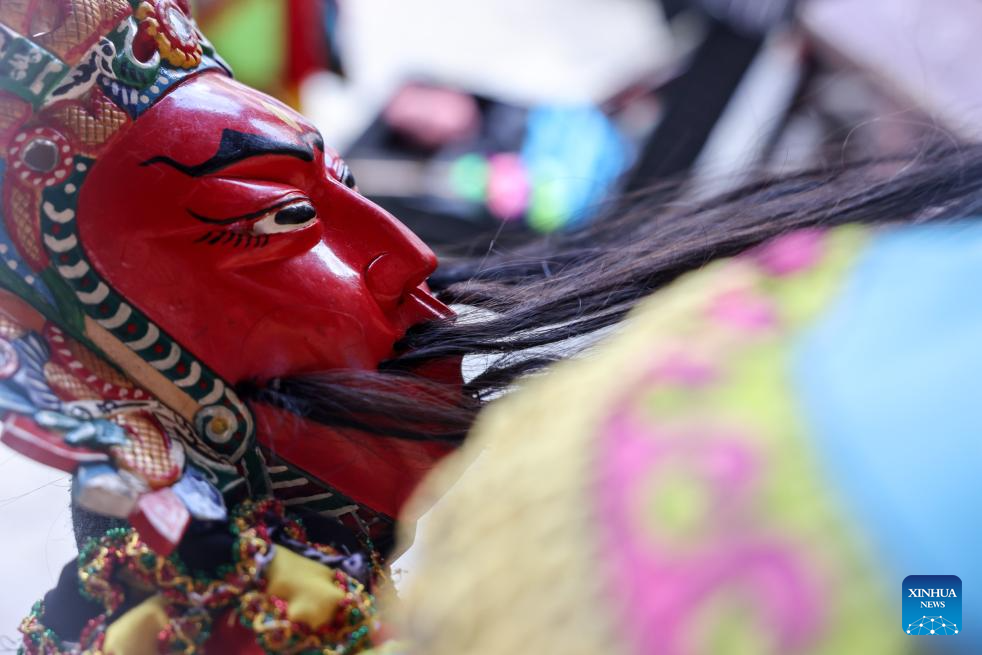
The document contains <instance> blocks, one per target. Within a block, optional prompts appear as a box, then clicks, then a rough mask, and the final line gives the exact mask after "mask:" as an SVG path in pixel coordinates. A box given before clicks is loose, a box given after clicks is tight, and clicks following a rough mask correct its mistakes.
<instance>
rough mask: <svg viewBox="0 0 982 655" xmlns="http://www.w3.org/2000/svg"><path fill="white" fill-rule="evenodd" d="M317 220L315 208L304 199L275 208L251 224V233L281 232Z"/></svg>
mask: <svg viewBox="0 0 982 655" xmlns="http://www.w3.org/2000/svg"><path fill="white" fill-rule="evenodd" d="M316 220H317V210H316V209H314V206H313V205H311V204H310V203H309V202H307V201H306V200H300V201H297V202H295V203H292V204H289V205H287V206H285V207H280V208H279V209H275V210H273V211H271V212H269V213H268V214H266V215H265V216H263V217H262V218H260V219H259V220H258V221H256V222H255V223H253V224H252V233H253V234H281V233H283V232H295V231H297V230H302V229H303V228H305V227H307V226H308V225H310V224H311V223H313V222H314V221H316Z"/></svg>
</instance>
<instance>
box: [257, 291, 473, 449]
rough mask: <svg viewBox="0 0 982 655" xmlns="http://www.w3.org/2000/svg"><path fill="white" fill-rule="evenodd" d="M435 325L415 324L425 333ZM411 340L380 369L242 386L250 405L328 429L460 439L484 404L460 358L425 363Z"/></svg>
mask: <svg viewBox="0 0 982 655" xmlns="http://www.w3.org/2000/svg"><path fill="white" fill-rule="evenodd" d="M407 297H408V298H409V301H411V302H418V303H420V304H425V305H426V306H427V307H431V308H432V309H434V310H439V306H443V307H445V305H442V303H440V302H439V301H438V300H436V299H435V298H433V297H432V296H430V295H429V294H428V293H427V292H426V291H425V290H422V289H420V290H419V293H416V292H413V293H411V294H409V295H408V296H407ZM429 300H432V301H433V302H434V303H437V304H438V306H434V305H432V304H431V303H429V302H428V301H429ZM434 313H437V314H438V315H439V317H440V318H439V321H445V320H447V319H448V315H447V313H446V312H434ZM450 315H452V313H451V314H450ZM430 322H431V321H424V322H422V323H419V324H417V325H415V326H413V328H412V329H413V330H425V329H426V325H427V324H428V323H430ZM407 342H411V339H409V338H404V339H402V340H401V341H400V343H399V344H397V345H396V352H397V353H398V354H397V355H396V356H395V357H394V358H392V359H390V360H388V361H386V362H383V363H382V365H381V366H380V367H379V369H378V370H375V371H365V370H355V369H333V370H327V371H322V372H317V373H303V374H298V375H287V376H281V377H278V378H273V379H271V380H269V381H268V382H264V383H247V384H242V385H239V388H238V391H239V393H240V394H241V395H242V397H243V398H245V399H246V400H248V401H249V402H252V403H264V404H267V405H272V406H275V407H279V408H281V409H284V410H286V411H288V412H290V413H292V414H295V415H297V416H300V417H303V418H304V419H306V420H310V421H314V422H316V423H320V424H322V425H326V426H328V427H333V428H343V429H353V430H356V431H358V432H363V433H367V434H372V435H377V436H385V437H393V438H398V439H410V440H416V441H436V442H444V443H459V442H460V441H461V440H462V439H463V438H464V436H465V435H466V433H467V431H468V429H469V428H470V425H471V423H472V422H473V420H474V417H475V415H476V413H477V410H478V408H479V403H478V402H477V401H476V400H474V399H473V398H470V397H468V396H466V395H465V393H464V390H463V378H462V374H461V358H460V357H445V358H441V359H438V360H431V361H419V360H417V359H416V358H415V354H414V352H413V351H412V350H411V349H407V348H406V346H405V344H406V343H407ZM400 346H401V348H400Z"/></svg>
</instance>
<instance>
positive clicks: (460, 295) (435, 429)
mask: <svg viewBox="0 0 982 655" xmlns="http://www.w3.org/2000/svg"><path fill="white" fill-rule="evenodd" d="M669 184H670V183H669ZM663 191H664V189H653V190H651V191H649V192H646V193H643V194H637V195H634V196H632V197H628V198H622V199H620V200H619V201H618V202H617V203H615V204H613V205H612V206H611V207H610V208H609V209H608V210H607V211H606V215H605V216H604V217H603V218H601V219H599V220H597V221H595V222H593V223H592V224H590V225H589V226H587V227H585V228H582V229H580V230H578V231H575V232H569V233H564V234H558V235H552V236H549V237H544V238H542V239H539V240H537V241H533V242H531V243H528V244H525V245H523V246H520V247H516V248H511V249H507V250H504V249H499V248H495V247H493V246H492V248H491V249H489V250H488V251H486V252H483V253H477V254H474V255H471V256H464V257H456V258H451V259H448V260H447V261H445V262H443V263H442V265H441V267H440V269H439V270H438V271H437V273H436V274H435V275H434V276H433V278H432V279H431V286H432V287H433V288H434V290H436V291H437V293H438V295H439V297H440V299H441V300H443V301H444V302H447V303H452V304H455V305H462V306H466V307H468V308H470V309H471V310H472V311H468V312H466V313H465V314H464V316H463V317H461V318H460V319H458V320H445V321H438V322H433V323H428V324H425V325H421V326H419V327H417V328H414V329H413V330H411V331H410V332H409V334H407V335H406V337H405V338H404V339H403V340H402V342H401V343H400V344H399V349H400V352H401V354H400V356H398V357H396V358H395V359H393V360H391V361H388V362H385V363H383V365H382V366H381V367H380V370H379V371H377V372H358V371H331V372H325V373H321V374H316V375H306V376H303V377H297V378H289V379H280V380H274V381H273V382H272V383H270V384H269V385H265V386H262V387H255V386H253V387H251V388H249V389H246V393H247V395H249V396H250V397H251V398H252V399H254V400H258V401H261V402H268V403H273V404H276V405H279V406H284V407H288V408H290V409H291V410H293V411H296V412H299V413H301V414H305V415H307V416H309V417H310V418H311V419H314V420H317V421H319V422H322V423H325V424H329V425H333V426H337V427H341V428H354V429H357V430H359V431H361V432H365V433H370V434H375V435H382V436H388V437H395V438H404V439H423V440H439V441H447V442H452V443H456V442H459V441H460V440H462V439H463V438H464V436H465V435H466V433H467V430H468V429H469V427H470V425H471V423H472V422H473V420H474V418H475V416H476V414H477V412H478V411H479V410H480V409H481V407H482V406H483V405H484V404H485V403H486V402H488V400H489V399H492V398H494V397H495V396H497V395H499V394H500V393H502V392H504V391H506V390H507V389H508V388H509V387H510V386H511V385H512V384H513V383H514V382H515V381H516V380H517V379H518V378H519V377H521V376H524V375H529V374H533V373H535V372H537V371H540V370H542V368H543V367H544V366H546V365H547V364H549V363H550V362H553V361H555V360H557V359H561V358H563V357H568V356H570V355H572V354H575V353H576V352H578V351H580V350H581V349H582V348H583V347H585V345H586V344H588V343H589V342H590V339H589V337H590V335H595V334H597V333H598V332H599V331H602V330H603V329H605V328H609V327H611V326H614V325H616V324H617V323H618V322H619V321H620V320H621V319H623V318H624V316H625V315H626V314H627V313H628V312H629V311H630V310H631V308H632V307H634V305H635V304H636V303H637V302H638V301H639V300H640V299H642V298H644V297H645V296H647V295H649V294H651V293H652V292H654V291H656V290H657V289H659V288H661V287H663V286H665V285H666V284H669V283H670V282H672V281H673V280H674V279H676V278H677V277H679V276H680V275H682V274H684V273H686V272H688V271H692V270H695V269H698V268H700V267H702V266H704V265H706V264H707V263H709V262H711V261H713V260H714V259H717V258H721V257H728V256H732V255H735V254H738V253H740V252H742V251H744V250H747V249H749V248H752V247H754V246H757V245H759V244H761V243H763V242H764V241H767V240H768V239H771V238H772V237H775V236H777V235H780V234H782V233H785V232H789V231H793V230H798V229H801V228H808V227H817V226H836V225H843V224H846V223H863V224H872V225H880V224H889V223H912V222H923V221H933V220H947V219H956V218H966V217H972V216H974V215H976V214H978V213H979V211H980V209H982V146H975V145H957V144H955V145H952V144H948V145H944V146H933V147H926V148H924V149H922V150H920V151H918V152H916V153H914V154H907V155H902V156H896V157H887V158H882V157H878V158H875V159H869V160H861V161H851V162H838V163H836V164H835V165H833V166H822V167H818V168H814V169H811V170H805V171H801V172H798V173H795V174H792V175H785V176H779V177H765V176H759V177H758V178H757V179H755V180H754V181H752V182H750V183H747V184H746V185H744V186H742V187H741V188H739V189H736V190H734V191H731V192H728V193H726V194H724V195H722V196H718V197H715V198H711V199H709V200H705V201H700V202H690V203H681V202H679V203H674V204H658V203H657V202H655V201H653V198H663V197H664V193H663ZM481 355H485V356H489V357H491V358H492V361H490V362H489V363H487V365H486V366H484V367H483V371H482V372H480V373H479V374H478V375H477V376H476V377H474V378H473V379H471V380H470V381H468V383H467V384H465V385H464V387H463V389H461V387H460V386H459V385H454V384H450V385H447V384H439V383H436V382H432V381H427V380H426V379H424V378H422V377H420V376H418V375H415V373H414V372H415V371H418V370H419V369H420V368H421V367H424V366H431V365H433V363H434V362H441V361H443V362H446V361H451V362H453V361H457V360H459V359H461V358H464V357H469V356H481Z"/></svg>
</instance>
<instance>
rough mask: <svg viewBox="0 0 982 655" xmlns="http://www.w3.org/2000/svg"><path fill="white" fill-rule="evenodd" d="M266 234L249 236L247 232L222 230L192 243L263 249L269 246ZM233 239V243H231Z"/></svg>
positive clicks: (206, 234)
mask: <svg viewBox="0 0 982 655" xmlns="http://www.w3.org/2000/svg"><path fill="white" fill-rule="evenodd" d="M269 236H270V235H268V234H249V233H247V232H228V231H224V230H220V231H214V230H213V231H211V232H207V233H205V234H204V235H202V236H200V237H198V238H197V239H195V240H194V243H207V244H208V245H209V246H219V245H221V246H229V247H231V248H244V249H247V250H248V249H249V248H265V247H266V246H268V245H269ZM233 239H234V241H233Z"/></svg>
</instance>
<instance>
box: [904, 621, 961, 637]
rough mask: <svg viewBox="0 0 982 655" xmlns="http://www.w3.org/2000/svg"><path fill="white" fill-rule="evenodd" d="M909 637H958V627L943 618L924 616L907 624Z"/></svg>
mask: <svg viewBox="0 0 982 655" xmlns="http://www.w3.org/2000/svg"><path fill="white" fill-rule="evenodd" d="M907 634H909V635H957V634H958V626H957V625H956V624H955V623H953V622H951V621H949V620H947V619H946V618H945V617H943V616H922V617H921V618H920V619H918V620H916V621H914V622H913V623H908V624H907Z"/></svg>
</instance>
